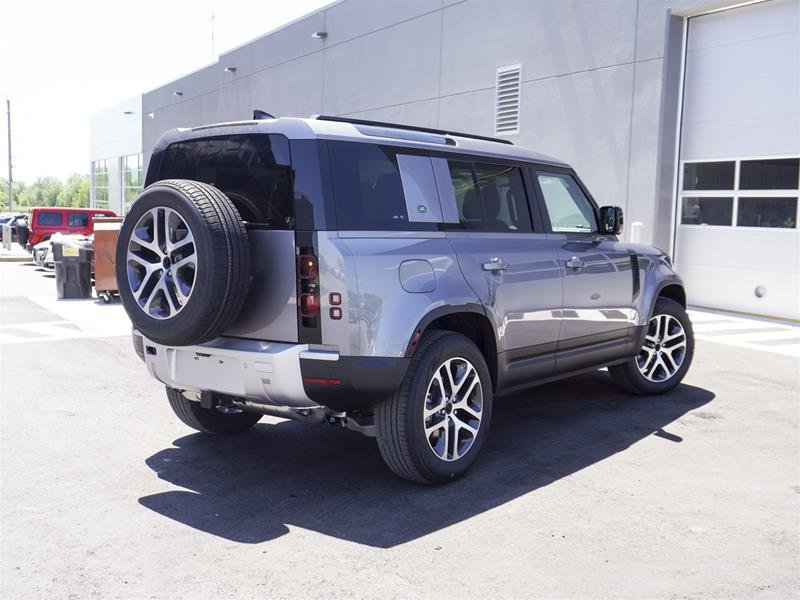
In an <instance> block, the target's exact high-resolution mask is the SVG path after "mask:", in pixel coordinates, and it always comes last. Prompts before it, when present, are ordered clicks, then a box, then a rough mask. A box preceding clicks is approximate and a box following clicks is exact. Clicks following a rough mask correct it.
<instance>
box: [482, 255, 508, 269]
mask: <svg viewBox="0 0 800 600" xmlns="http://www.w3.org/2000/svg"><path fill="white" fill-rule="evenodd" d="M481 268H482V269H483V270H484V271H505V270H506V269H507V268H508V263H504V262H502V261H501V260H500V259H499V258H497V257H496V256H493V257H492V260H491V261H489V262H485V263H483V264H482V265H481Z"/></svg>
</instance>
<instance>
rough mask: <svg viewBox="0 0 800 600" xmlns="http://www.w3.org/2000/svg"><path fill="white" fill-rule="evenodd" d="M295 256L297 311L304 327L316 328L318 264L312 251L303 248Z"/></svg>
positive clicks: (308, 248) (318, 303) (318, 302)
mask: <svg viewBox="0 0 800 600" xmlns="http://www.w3.org/2000/svg"><path fill="white" fill-rule="evenodd" d="M299 250H300V251H299V253H298V255H297V283H298V290H299V292H300V295H299V297H298V310H299V311H300V317H301V318H302V320H303V326H304V327H316V325H317V317H319V306H320V301H319V263H318V262H317V257H316V255H315V254H314V249H313V248H310V247H303V248H300V249H299Z"/></svg>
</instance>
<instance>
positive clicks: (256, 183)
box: [158, 135, 294, 229]
mask: <svg viewBox="0 0 800 600" xmlns="http://www.w3.org/2000/svg"><path fill="white" fill-rule="evenodd" d="M158 178H159V179H193V180H195V181H202V182H203V183H209V184H211V185H213V186H214V187H216V188H217V189H220V190H222V191H223V192H225V194H226V195H227V196H228V197H229V198H230V199H231V202H233V204H234V206H236V209H237V210H238V211H239V214H240V215H241V217H242V220H244V221H249V222H251V223H259V224H260V225H264V226H266V227H269V228H271V229H293V228H294V203H293V201H292V167H291V164H290V163H289V142H288V140H287V139H286V138H285V137H284V136H282V135H230V136H220V137H215V138H207V139H198V140H188V141H185V142H177V143H175V144H171V145H170V146H169V147H168V148H167V149H166V150H165V151H164V155H163V157H162V159H161V166H160V167H159V171H158Z"/></svg>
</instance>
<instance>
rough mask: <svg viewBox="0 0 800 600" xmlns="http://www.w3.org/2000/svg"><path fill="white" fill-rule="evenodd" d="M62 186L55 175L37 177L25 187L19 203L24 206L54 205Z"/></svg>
mask: <svg viewBox="0 0 800 600" xmlns="http://www.w3.org/2000/svg"><path fill="white" fill-rule="evenodd" d="M63 188H64V184H62V183H61V181H60V180H59V179H57V178H56V177H39V178H38V179H37V180H36V181H34V182H33V184H31V185H30V186H29V187H27V188H26V189H25V191H24V192H23V193H22V197H21V198H20V204H23V205H25V206H55V205H56V203H57V202H58V194H59V193H61V190H62V189H63Z"/></svg>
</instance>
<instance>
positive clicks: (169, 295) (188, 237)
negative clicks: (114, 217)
mask: <svg viewBox="0 0 800 600" xmlns="http://www.w3.org/2000/svg"><path fill="white" fill-rule="evenodd" d="M197 269H198V264H197V248H196V245H195V241H194V234H193V233H192V229H191V228H190V227H189V224H188V223H187V222H186V220H185V219H184V218H183V217H182V216H181V215H180V213H178V211H176V210H174V209H172V208H168V207H165V206H157V207H155V208H152V209H150V210H149V211H147V212H146V213H144V214H143V215H142V216H141V217H140V218H139V220H138V221H137V222H136V226H135V227H134V228H133V232H132V233H131V237H130V239H129V240H128V254H127V273H128V287H129V289H130V291H131V294H132V295H133V299H134V300H135V301H136V303H137V304H138V305H139V308H140V309H141V310H142V311H143V312H144V313H145V314H146V315H147V316H148V317H151V318H153V319H161V320H163V319H170V318H172V317H174V316H175V315H177V314H178V313H180V312H181V311H182V310H183V309H184V307H185V306H186V304H187V302H188V301H189V298H190V297H191V296H192V292H193V291H194V288H195V282H196V281H197Z"/></svg>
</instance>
